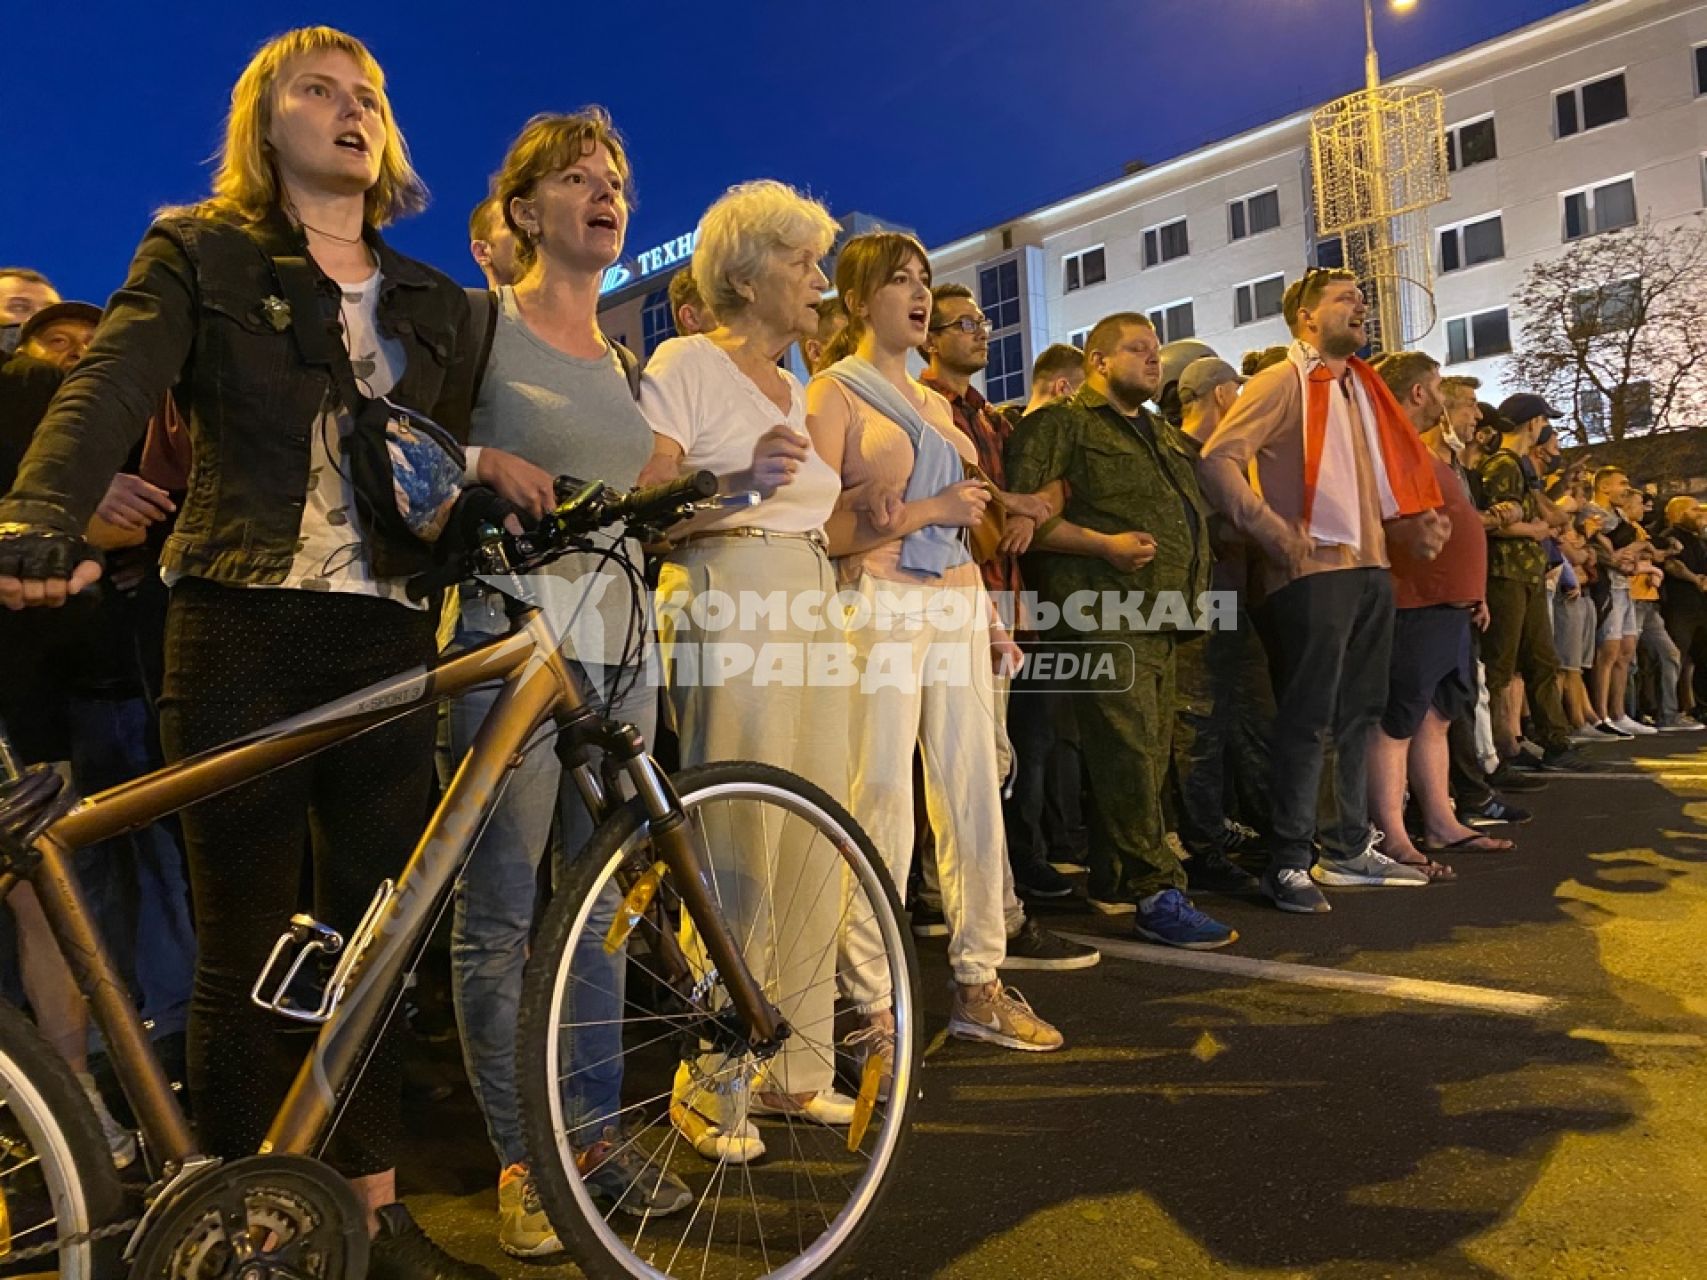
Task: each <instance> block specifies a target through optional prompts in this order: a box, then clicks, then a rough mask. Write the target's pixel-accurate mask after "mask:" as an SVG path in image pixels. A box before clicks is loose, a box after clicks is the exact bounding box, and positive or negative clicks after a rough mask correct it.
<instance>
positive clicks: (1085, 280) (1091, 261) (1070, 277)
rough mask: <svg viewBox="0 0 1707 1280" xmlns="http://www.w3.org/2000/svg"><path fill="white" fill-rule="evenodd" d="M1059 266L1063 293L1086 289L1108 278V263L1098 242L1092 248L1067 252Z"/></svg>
mask: <svg viewBox="0 0 1707 1280" xmlns="http://www.w3.org/2000/svg"><path fill="white" fill-rule="evenodd" d="M1061 268H1062V275H1063V276H1064V277H1065V279H1064V282H1063V284H1062V286H1061V288H1062V292H1063V293H1072V292H1073V291H1074V290H1075V289H1088V288H1090V287H1091V286H1092V285H1093V284H1101V283H1102V282H1103V281H1104V280H1106V279H1108V263H1107V259H1106V257H1105V255H1104V254H1103V249H1102V246H1101V245H1100V244H1099V245H1098V246H1097V247H1096V248H1094V249H1084V250H1082V251H1080V252H1078V253H1070V254H1068V255H1067V256H1066V257H1065V258H1063V259H1062V260H1061Z"/></svg>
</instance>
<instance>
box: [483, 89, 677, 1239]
mask: <svg viewBox="0 0 1707 1280" xmlns="http://www.w3.org/2000/svg"><path fill="white" fill-rule="evenodd" d="M628 178H629V169H628V159H627V157H626V155H625V154H624V152H623V149H622V143H621V140H620V139H619V138H618V137H617V135H616V133H615V131H614V130H613V129H612V128H611V124H610V120H609V119H608V118H607V117H606V116H605V115H604V113H603V112H602V111H598V110H596V109H595V110H589V111H586V112H583V113H580V114H578V115H572V116H536V117H535V118H534V119H533V120H531V121H529V122H528V124H527V126H526V127H525V128H524V129H523V130H522V132H521V134H520V135H519V136H518V137H517V138H516V140H515V142H514V143H512V144H511V146H510V149H509V153H508V155H507V156H506V157H505V160H504V166H503V168H502V170H501V171H500V172H499V174H498V176H497V178H496V179H495V180H494V188H495V190H494V193H493V194H494V197H495V198H496V199H497V201H498V203H499V207H500V210H501V212H502V215H503V217H504V220H505V222H506V223H507V224H508V225H509V227H510V230H511V231H512V232H513V233H514V235H515V239H516V262H517V266H518V267H519V268H520V270H521V276H520V278H519V279H518V280H517V282H516V284H515V286H514V288H508V287H506V288H504V289H503V290H501V291H500V293H499V296H498V305H497V306H496V307H495V308H494V310H493V315H492V323H493V325H494V326H496V327H495V329H494V331H493V335H492V351H491V357H490V359H489V361H488V363H487V366H486V372H485V376H484V378H483V380H482V382H481V386H480V392H479V398H478V401H477V403H476V404H475V406H474V413H473V418H472V425H471V430H470V444H471V445H472V446H474V447H473V448H471V449H470V450H469V452H470V454H471V455H472V457H471V460H470V463H469V465H470V468H471V469H472V470H473V471H474V473H475V474H476V476H477V477H478V478H479V479H480V481H482V482H483V483H485V484H489V485H491V486H492V487H493V488H495V489H496V490H497V491H498V492H499V493H500V494H502V495H503V496H504V497H506V498H508V499H509V500H510V501H511V502H513V503H515V504H516V505H517V506H518V507H520V508H521V509H523V510H524V511H526V512H528V513H529V514H530V515H533V516H538V515H541V514H543V513H544V512H545V510H546V509H547V508H549V507H551V506H553V505H555V496H554V494H553V492H552V478H553V477H554V476H558V475H574V476H577V477H580V478H582V479H586V480H602V481H605V482H606V483H608V484H611V485H613V486H617V487H627V486H630V485H632V484H634V483H635V481H636V480H638V479H639V475H640V470H641V468H642V467H643V466H644V465H645V463H646V459H647V458H648V457H649V456H650V454H651V448H652V434H651V431H650V429H649V428H648V427H647V425H646V420H645V419H644V418H643V417H641V414H640V410H639V407H638V406H637V405H636V404H635V401H634V396H633V393H632V391H631V390H630V387H629V383H628V379H627V376H626V374H625V373H624V370H623V367H622V364H621V362H620V360H619V359H618V356H617V352H616V348H615V344H613V343H612V342H611V341H610V340H608V339H607V338H606V337H605V336H604V335H603V334H602V333H601V332H600V331H599V327H598V301H599V285H600V282H601V281H602V279H603V277H604V273H605V271H606V269H607V268H609V266H610V265H611V264H612V263H613V262H615V261H616V260H617V258H618V256H619V255H620V254H621V252H622V239H623V234H624V232H625V231H626V230H627V226H628V201H627V189H628ZM628 551H629V553H630V554H631V555H632V556H633V558H634V560H635V562H636V563H638V561H639V555H640V549H639V548H638V547H637V546H630V547H629V548H628ZM528 585H529V587H530V588H531V589H532V590H533V591H534V592H535V594H536V596H537V597H538V598H539V601H540V603H541V604H542V606H543V607H544V608H545V611H546V616H547V618H548V619H549V620H550V621H551V622H552V624H553V625H554V626H555V627H557V628H559V629H560V631H561V633H562V634H563V636H564V641H563V649H564V652H565V653H566V654H567V655H569V656H570V657H571V658H573V659H574V660H575V663H576V665H578V666H579V667H580V669H581V672H582V673H583V674H584V675H585V676H586V682H587V685H588V686H589V687H590V688H591V689H592V690H593V691H594V696H595V698H596V699H597V700H599V701H601V702H608V703H609V705H610V714H611V715H612V716H614V717H615V718H617V719H620V720H625V721H627V722H629V723H631V724H633V725H635V726H636V727H638V728H639V729H640V731H641V733H642V734H644V735H645V736H646V737H648V738H650V737H651V736H652V731H653V728H654V724H655V721H656V714H655V707H656V700H655V691H654V689H653V686H652V683H651V681H649V680H648V679H647V678H646V676H645V672H644V669H643V666H642V664H643V663H644V661H645V658H646V650H645V648H644V643H645V636H644V629H642V631H641V633H640V634H639V635H634V636H631V634H630V630H631V626H630V624H631V622H632V621H633V610H634V609H635V606H636V603H637V602H636V600H635V596H634V591H633V588H632V587H631V585H630V584H629V581H628V579H627V577H626V576H625V575H624V574H622V573H621V572H620V571H618V570H617V569H615V568H613V567H611V566H610V565H608V564H603V565H601V557H600V556H599V555H597V554H596V553H587V554H583V555H579V556H570V557H565V558H564V559H563V560H561V561H559V562H558V563H557V564H556V565H554V566H552V567H551V569H550V570H548V571H546V572H544V573H541V574H537V575H535V576H534V577H533V578H532V579H530V581H529V584H528ZM641 603H643V602H641ZM504 628H505V618H504V612H503V607H502V600H501V599H500V598H496V597H494V596H490V595H486V594H484V593H479V592H476V593H474V594H472V595H470V596H468V597H467V598H465V600H464V602H463V610H462V617H461V620H460V622H459V625H458V628H457V635H458V640H459V642H460V643H463V644H476V643H479V642H480V641H482V640H484V639H485V638H487V636H489V635H491V634H493V633H495V632H502V631H503V630H504ZM496 696H497V695H496V692H495V691H476V692H474V693H471V694H469V695H467V696H466V697H464V698H463V699H461V700H460V701H459V702H458V704H457V705H456V707H455V708H454V709H453V710H452V715H451V723H452V734H453V738H454V743H455V748H456V750H457V752H458V753H461V752H462V751H465V750H466V749H467V747H468V744H469V742H470V741H471V740H472V738H473V736H474V733H475V732H476V731H477V730H478V728H479V726H480V723H481V721H482V719H483V718H484V716H485V714H486V711H487V709H488V707H490V705H491V703H492V701H493V699H494V698H495V697H496ZM541 732H542V734H544V735H550V734H551V733H552V732H554V727H553V726H551V725H547V726H545V728H544V729H543V730H542V731H541ZM554 816H556V817H558V818H559V819H560V822H561V832H562V845H563V848H564V849H565V850H566V851H567V852H568V853H569V855H570V856H573V855H574V854H575V853H577V852H579V850H580V849H581V847H582V846H583V845H584V844H585V843H586V840H587V838H588V836H590V835H591V833H592V822H591V819H590V817H589V816H588V814H587V811H586V809H585V807H584V806H583V805H582V803H581V801H580V798H579V794H578V792H577V791H576V789H575V787H574V785H573V783H572V780H571V779H570V777H569V776H568V775H567V774H566V773H565V772H564V771H563V768H562V766H561V764H560V762H559V761H558V759H557V756H556V754H555V752H553V751H552V750H551V748H550V744H549V743H542V744H535V747H534V749H531V750H529V751H528V752H527V753H526V754H525V758H524V760H523V762H522V764H520V765H519V766H518V767H517V769H516V771H515V774H514V776H513V777H512V779H511V781H510V784H509V787H508V788H507V789H506V791H505V792H504V795H503V798H502V800H501V801H500V802H499V805H498V809H497V811H496V812H495V813H494V814H493V816H492V821H491V823H490V825H489V826H488V827H487V829H486V832H485V834H484V835H483V836H482V837H481V840H480V844H479V846H478V847H477V848H476V849H475V851H474V855H473V857H472V859H471V860H470V862H469V864H468V869H467V871H466V872H465V874H464V876H463V880H462V884H461V886H460V888H459V890H458V893H457V901H456V920H455V925H454V932H453V934H452V943H451V959H452V978H453V982H454V984H455V994H456V1008H457V1015H458V1019H459V1021H460V1022H461V1024H462V1038H463V1051H464V1055H465V1057H466V1059H467V1063H468V1069H469V1076H470V1080H471V1082H472V1084H473V1086H474V1094H475V1097H476V1099H477V1100H478V1101H479V1103H480V1109H481V1112H482V1114H483V1115H484V1116H485V1119H486V1128H487V1132H488V1135H489V1136H490V1138H491V1140H492V1146H493V1149H494V1151H495V1152H496V1154H497V1157H498V1166H499V1169H500V1170H501V1173H500V1176H499V1183H498V1206H499V1223H498V1243H499V1245H500V1246H501V1247H502V1248H503V1249H504V1251H505V1252H507V1253H510V1254H512V1255H515V1256H519V1257H530V1258H537V1257H544V1256H546V1255H549V1254H553V1253H558V1252H561V1250H562V1245H561V1244H560V1243H559V1241H558V1239H557V1236H556V1234H555V1233H554V1232H553V1231H552V1229H551V1224H550V1223H549V1222H548V1221H547V1219H546V1217H545V1214H544V1212H543V1211H542V1210H541V1208H540V1204H539V1199H538V1197H537V1196H536V1195H532V1194H529V1192H530V1190H531V1188H530V1186H529V1183H530V1174H529V1172H528V1168H527V1158H528V1157H527V1147H526V1144H525V1142H524V1139H523V1135H522V1129H521V1121H520V1115H519V1107H518V1104H517V1089H516V1070H515V1060H516V1017H517V1006H518V1004H519V1001H520V998H521V990H522V974H523V970H524V968H525V965H526V960H527V945H528V935H529V932H530V929H531V927H532V924H533V906H534V885H535V882H536V878H537V876H538V872H539V864H540V861H541V859H542V858H543V857H544V854H545V849H546V846H547V844H548V842H549V841H550V836H551V823H552V818H553V817H554ZM561 870H562V868H560V867H554V868H553V873H554V874H553V880H554V882H556V881H558V880H559V879H560V876H559V874H558V873H560V872H561ZM611 896H612V900H611V901H609V902H605V901H601V902H600V903H599V904H598V905H597V906H596V907H595V908H594V919H595V921H596V922H597V923H596V924H595V926H594V927H593V928H592V929H590V930H588V932H587V934H586V936H587V937H588V938H590V939H594V940H595V941H594V944H593V945H592V946H590V947H588V948H586V949H585V953H584V954H577V956H576V957H575V962H574V963H575V967H576V972H577V975H578V977H579V980H580V982H581V984H582V985H581V992H582V995H581V997H580V999H579V1000H578V1007H579V1009H580V1011H581V1014H582V1015H583V1016H584V1017H585V1018H586V1019H587V1021H588V1022H589V1023H591V1024H597V1023H599V1022H601V1021H602V1022H603V1023H604V1024H605V1025H603V1026H598V1025H593V1026H591V1028H590V1029H584V1030H582V1031H578V1032H577V1033H576V1034H575V1036H574V1042H573V1044H572V1046H571V1050H570V1052H571V1055H572V1061H573V1062H576V1063H579V1064H586V1065H584V1066H583V1067H582V1068H580V1069H577V1070H576V1071H575V1072H574V1074H573V1077H572V1081H571V1084H570V1086H569V1090H568V1091H569V1094H570V1096H569V1098H568V1099H566V1101H567V1103H568V1105H569V1108H570V1114H569V1118H568V1122H569V1125H570V1131H569V1139H570V1141H571V1142H572V1143H573V1144H574V1145H575V1146H576V1148H577V1149H579V1150H589V1151H590V1150H591V1149H593V1148H595V1147H596V1146H598V1145H599V1144H601V1143H603V1144H606V1148H605V1149H607V1150H608V1151H609V1152H610V1153H611V1154H610V1155H609V1156H608V1157H606V1159H605V1163H604V1164H603V1165H600V1166H598V1167H597V1168H595V1169H593V1170H591V1171H589V1172H588V1173H587V1175H586V1177H587V1180H588V1182H589V1183H591V1184H592V1185H593V1186H594V1188H595V1189H600V1188H603V1187H606V1186H608V1188H609V1192H610V1197H611V1199H613V1200H615V1201H616V1202H617V1208H618V1209H619V1210H620V1211H621V1212H623V1213H627V1214H631V1215H638V1214H645V1213H652V1214H665V1213H674V1212H676V1211H678V1210H680V1209H681V1208H682V1207H683V1206H685V1205H686V1204H687V1203H688V1201H689V1199H690V1198H691V1197H690V1194H689V1192H688V1189H687V1188H686V1186H684V1185H683V1184H682V1183H681V1182H680V1181H679V1180H678V1179H676V1178H675V1177H674V1176H673V1175H671V1174H669V1173H668V1172H667V1171H661V1170H659V1169H658V1168H656V1167H654V1168H653V1169H652V1170H650V1171H649V1172H647V1173H646V1176H644V1177H642V1176H640V1174H641V1172H642V1171H643V1170H644V1168H645V1166H644V1160H645V1157H644V1155H643V1154H642V1152H641V1151H640V1149H639V1147H638V1146H636V1145H634V1144H631V1143H628V1142H626V1141H622V1140H619V1137H620V1128H621V1123H622V1122H621V1119H620V1117H619V1112H620V1110H621V1106H622V1098H621V1095H622V1065H621V1064H622V1043H621V1028H622V1000H623V977H624V970H625V967H626V964H627V957H626V955H625V954H623V953H621V952H619V953H618V954H617V955H615V956H614V957H613V956H607V955H606V954H605V953H604V949H603V947H602V946H599V945H598V944H597V941H596V940H597V939H600V938H602V937H603V936H604V933H605V929H606V927H607V926H608V924H609V921H610V919H612V918H614V916H615V913H616V910H617V908H618V907H619V906H620V903H619V902H618V901H616V900H615V898H614V895H611ZM601 975H602V977H601ZM601 1009H602V1010H603V1012H600V1010H601ZM598 1064H603V1066H602V1067H601V1066H599V1065H598ZM631 1164H632V1165H634V1166H635V1167H629V1166H630V1165H631ZM660 1173H661V1176H660Z"/></svg>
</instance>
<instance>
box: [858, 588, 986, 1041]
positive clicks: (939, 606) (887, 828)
mask: <svg viewBox="0 0 1707 1280" xmlns="http://www.w3.org/2000/svg"><path fill="white" fill-rule="evenodd" d="M859 594H860V597H861V600H862V602H863V604H864V606H865V613H866V614H867V615H868V616H867V617H866V618H864V619H863V622H864V625H857V624H858V623H859V622H860V621H862V620H861V619H855V624H856V625H854V626H853V627H852V629H851V632H850V639H851V640H852V641H853V646H854V652H855V654H856V657H857V660H858V663H859V667H860V687H859V690H858V692H857V693H856V694H855V697H854V705H853V714H852V717H851V729H852V745H853V754H854V768H853V777H852V786H851V792H850V794H851V798H852V808H853V814H854V817H855V818H857V819H858V820H859V823H860V825H861V826H862V827H864V828H865V831H866V834H868V835H869V836H870V837H871V839H872V842H873V843H874V844H876V846H877V850H878V852H879V853H880V854H881V855H882V857H883V860H884V862H885V864H886V865H887V866H888V868H889V874H890V876H891V878H892V879H893V880H894V882H895V885H896V887H897V889H898V890H904V888H905V885H906V883H907V872H908V869H909V867H910V864H911V862H912V857H913V744H914V743H915V742H917V743H918V744H919V745H920V747H921V750H922V755H923V759H924V777H925V807H926V810H927V812H928V813H929V815H930V822H931V827H932V829H933V830H934V831H935V832H936V843H937V870H938V872H939V875H940V879H941V886H942V906H943V915H944V916H945V917H946V919H947V921H948V927H949V944H948V957H949V963H950V965H951V966H952V968H953V970H954V978H955V981H957V982H961V983H967V984H974V983H985V982H991V981H994V980H995V977H996V966H997V965H999V964H1000V963H1001V962H1002V960H1003V958H1004V957H1005V956H1006V954H1007V930H1006V928H1005V925H1004V921H1003V909H1002V908H1003V903H1002V898H1003V893H1002V889H1003V872H1004V869H1005V864H1006V861H1007V858H1006V854H1005V852H1004V844H1003V830H1002V806H1001V794H1000V791H999V782H998V774H997V759H996V736H997V731H996V726H997V720H996V710H995V694H994V688H993V684H994V678H993V676H992V674H991V671H990V624H989V616H990V615H989V607H990V606H989V596H988V594H987V593H986V592H985V590H984V585H983V583H982V582H978V583H976V584H974V585H973V586H971V587H965V588H954V589H949V588H922V587H912V586H909V585H907V584H904V583H896V582H890V581H887V580H884V579H880V578H873V577H872V576H871V575H869V574H866V575H862V576H861V578H860V581H859ZM844 946H845V947H846V950H847V970H846V971H847V972H848V973H849V974H850V991H849V994H850V995H851V996H852V997H853V999H854V1001H855V1003H856V1004H857V1005H858V1006H859V1007H860V1008H861V1010H862V1011H865V1012H871V1011H875V1010H878V1009H881V1008H884V1007H886V1006H887V1003H888V992H887V991H886V990H883V989H882V981H881V979H880V977H879V974H880V971H881V966H880V965H878V964H875V963H874V960H875V959H876V957H878V956H880V955H881V944H880V942H879V940H878V938H877V935H876V930H875V927H874V925H873V924H872V922H871V920H870V917H869V915H866V916H863V917H862V916H861V914H860V913H859V912H858V911H857V908H856V910H855V911H854V912H852V913H850V919H849V925H848V929H847V934H846V937H845V939H844Z"/></svg>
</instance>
